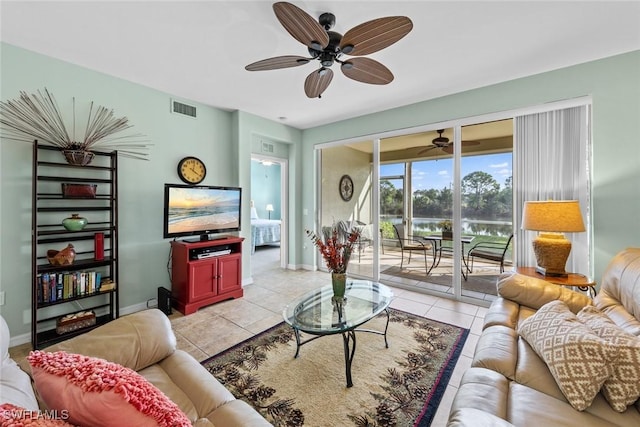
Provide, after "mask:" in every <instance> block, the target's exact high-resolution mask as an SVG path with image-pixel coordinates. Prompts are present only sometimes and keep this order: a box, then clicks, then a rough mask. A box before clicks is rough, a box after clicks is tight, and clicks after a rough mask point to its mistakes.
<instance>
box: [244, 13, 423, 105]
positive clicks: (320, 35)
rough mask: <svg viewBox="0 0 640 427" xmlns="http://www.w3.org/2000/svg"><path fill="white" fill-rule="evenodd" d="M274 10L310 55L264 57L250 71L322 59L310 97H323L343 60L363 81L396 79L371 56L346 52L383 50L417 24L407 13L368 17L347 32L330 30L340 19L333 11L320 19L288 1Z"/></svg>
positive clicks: (308, 87)
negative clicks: (367, 19) (404, 14)
mask: <svg viewBox="0 0 640 427" xmlns="http://www.w3.org/2000/svg"><path fill="white" fill-rule="evenodd" d="M273 11H274V13H275V15H276V18H278V21H280V23H281V24H282V26H283V27H284V28H285V29H286V30H287V31H288V32H289V34H291V35H292V36H293V38H295V39H296V40H298V41H299V42H300V43H302V44H304V45H306V46H307V48H308V51H309V55H311V56H310V57H304V56H296V55H286V56H276V57H273V58H268V59H263V60H261V61H257V62H254V63H252V64H249V65H247V66H246V67H245V69H246V70H248V71H265V70H275V69H279V68H289V67H297V66H300V65H304V64H308V63H309V62H311V61H313V60H317V61H319V62H320V66H319V68H318V69H316V70H314V71H313V72H312V73H311V74H309V75H308V76H307V78H306V80H305V82H304V92H305V94H306V95H307V96H308V97H309V98H320V97H321V95H322V93H323V92H324V91H325V90H326V89H327V87H328V86H329V83H331V80H332V79H333V71H332V70H331V68H330V67H331V66H332V65H333V64H334V63H336V62H337V63H338V64H340V69H341V70H342V73H343V74H344V75H345V76H347V77H349V78H350V79H353V80H357V81H359V82H363V83H369V84H377V85H385V84H388V83H391V81H393V73H391V71H389V69H388V68H387V67H385V66H384V65H382V64H381V63H380V62H378V61H375V60H373V59H371V58H348V59H343V55H351V56H363V55H369V54H371V53H374V52H377V51H379V50H382V49H384V48H386V47H388V46H390V45H392V44H394V43H395V42H397V41H398V40H400V39H401V38H403V37H404V36H406V35H407V34H408V33H409V32H410V31H411V29H412V28H413V23H412V22H411V20H410V19H409V18H407V17H406V16H388V17H385V18H378V19H374V20H371V21H367V22H365V23H363V24H360V25H357V26H356V27H354V28H352V29H350V30H349V31H347V32H346V33H345V34H344V36H343V35H342V34H340V33H337V32H335V31H329V30H330V29H331V28H333V26H334V25H335V22H336V17H335V15H333V14H332V13H328V12H327V13H323V14H322V15H320V17H319V18H318V21H316V20H315V19H314V18H312V17H311V16H310V15H309V14H308V13H306V12H305V11H303V10H302V9H300V8H299V7H297V6H294V5H293V4H291V3H287V2H277V3H274V4H273Z"/></svg>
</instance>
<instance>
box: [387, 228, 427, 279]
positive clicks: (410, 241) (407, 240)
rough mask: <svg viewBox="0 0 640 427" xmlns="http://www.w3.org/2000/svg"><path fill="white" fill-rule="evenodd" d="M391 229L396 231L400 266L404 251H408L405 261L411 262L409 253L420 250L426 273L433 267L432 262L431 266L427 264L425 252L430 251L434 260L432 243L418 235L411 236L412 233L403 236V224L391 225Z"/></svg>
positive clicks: (402, 261) (402, 262)
mask: <svg viewBox="0 0 640 427" xmlns="http://www.w3.org/2000/svg"><path fill="white" fill-rule="evenodd" d="M393 229H394V230H395V232H396V238H397V239H398V242H399V243H400V254H401V255H400V256H401V258H400V268H402V266H403V265H404V253H405V252H409V260H408V261H407V264H410V263H411V254H412V253H413V252H421V253H422V256H423V258H424V268H425V272H426V273H427V275H428V274H429V273H430V272H431V269H432V268H433V263H432V264H431V266H429V264H427V252H431V254H432V256H433V258H434V261H435V256H436V254H435V251H434V246H433V244H431V243H430V242H428V241H426V240H424V239H422V238H421V237H419V236H416V237H414V236H412V235H408V236H407V237H404V235H405V234H404V225H401V224H395V225H394V226H393Z"/></svg>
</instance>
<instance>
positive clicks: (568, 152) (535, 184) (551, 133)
mask: <svg viewBox="0 0 640 427" xmlns="http://www.w3.org/2000/svg"><path fill="white" fill-rule="evenodd" d="M589 115H590V109H589V106H586V105H584V106H580V107H573V108H567V109H563V110H556V111H550V112H545V113H539V114H531V115H527V116H520V117H516V118H515V121H514V144H513V145H514V180H513V189H514V194H515V195H514V197H515V206H514V216H515V218H514V221H515V224H516V227H515V228H516V236H517V238H516V264H517V265H518V266H535V265H536V263H535V255H534V254H533V248H532V246H531V241H532V240H533V239H534V238H535V236H536V233H537V232H534V231H525V230H521V229H520V226H521V223H522V207H523V205H524V202H525V201H528V200H578V201H579V202H580V208H581V211H582V217H583V219H584V222H585V228H586V229H587V231H586V232H584V233H568V234H567V236H566V237H567V239H569V240H570V241H571V242H572V249H571V255H570V257H569V260H568V261H567V266H566V269H567V271H571V272H576V273H582V274H587V275H592V274H593V271H592V262H591V219H590V213H591V212H590V202H591V201H590V193H591V189H590V164H591V158H590V153H591V143H590V141H591V138H590V132H589V129H590V126H589Z"/></svg>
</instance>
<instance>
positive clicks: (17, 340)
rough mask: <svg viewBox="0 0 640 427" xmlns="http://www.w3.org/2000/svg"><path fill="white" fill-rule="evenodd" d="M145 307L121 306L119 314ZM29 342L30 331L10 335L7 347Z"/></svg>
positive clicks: (139, 305) (144, 305)
mask: <svg viewBox="0 0 640 427" xmlns="http://www.w3.org/2000/svg"><path fill="white" fill-rule="evenodd" d="M147 308H151V307H147V303H146V302H141V303H138V304H133V305H130V306H127V307H123V308H121V309H120V316H126V315H127V314H132V313H135V312H138V311H142V310H146V309H147ZM30 342H31V333H30V332H29V333H26V334H22V335H16V336H13V337H11V339H9V347H15V346H17V345H22V344H27V343H30Z"/></svg>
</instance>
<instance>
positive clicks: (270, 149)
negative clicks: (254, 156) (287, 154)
mask: <svg viewBox="0 0 640 427" xmlns="http://www.w3.org/2000/svg"><path fill="white" fill-rule="evenodd" d="M262 152H263V153H273V144H269V143H268V142H264V141H263V142H262Z"/></svg>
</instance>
